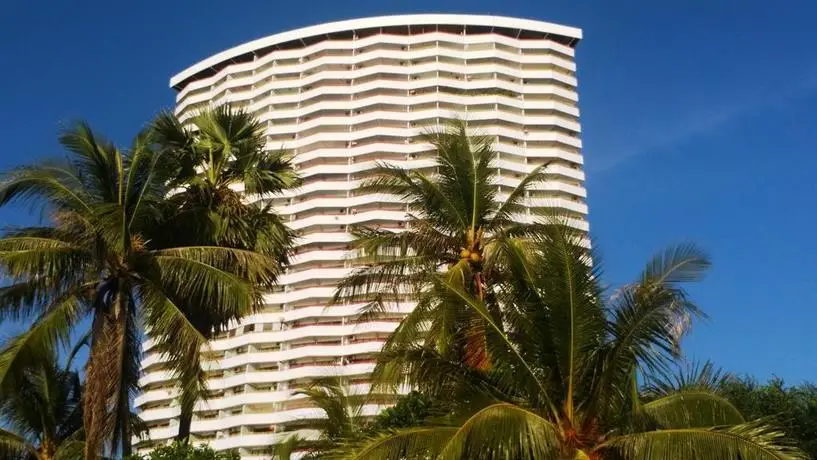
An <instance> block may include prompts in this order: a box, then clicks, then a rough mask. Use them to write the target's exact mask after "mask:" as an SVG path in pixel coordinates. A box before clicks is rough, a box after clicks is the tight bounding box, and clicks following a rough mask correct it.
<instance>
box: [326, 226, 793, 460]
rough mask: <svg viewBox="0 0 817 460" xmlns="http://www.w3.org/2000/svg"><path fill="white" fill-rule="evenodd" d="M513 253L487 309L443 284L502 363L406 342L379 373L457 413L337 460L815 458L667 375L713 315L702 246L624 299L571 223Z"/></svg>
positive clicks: (704, 383) (694, 382) (356, 444)
mask: <svg viewBox="0 0 817 460" xmlns="http://www.w3.org/2000/svg"><path fill="white" fill-rule="evenodd" d="M503 249H504V250H505V251H506V253H505V254H504V257H503V260H504V263H505V265H504V266H503V267H502V272H504V273H505V276H504V277H503V278H501V279H498V280H497V282H496V283H495V285H494V286H493V290H492V295H491V296H486V297H485V299H486V300H482V299H480V298H479V297H478V296H475V295H472V294H471V293H469V292H467V291H466V290H465V289H463V287H462V285H461V284H460V283H458V282H457V281H456V280H452V279H451V277H450V276H449V274H448V273H441V274H439V275H438V276H437V278H436V284H435V286H434V289H435V291H434V292H436V295H438V296H439V298H440V299H444V300H443V301H442V304H443V305H445V308H447V309H449V310H451V311H455V312H456V311H459V310H468V311H470V312H471V313H472V314H473V315H476V316H478V317H479V318H480V320H481V321H480V323H479V324H483V325H484V335H485V338H486V346H487V351H488V355H489V356H490V357H491V367H490V368H487V369H479V368H474V367H472V366H469V365H467V364H466V363H465V362H463V361H462V360H459V359H452V357H451V355H450V354H448V353H445V352H443V351H441V350H440V348H439V347H438V346H437V344H435V343H428V342H426V343H425V344H423V343H422V341H420V340H418V339H419V338H420V337H421V336H420V335H417V336H414V337H412V338H411V339H410V340H405V341H402V342H396V343H395V346H392V348H391V349H390V350H388V351H387V352H386V353H383V354H381V356H380V360H379V362H378V366H377V368H376V370H375V378H376V379H377V380H378V381H379V382H380V383H381V384H386V385H388V386H392V387H394V386H396V385H399V384H409V385H412V386H414V387H415V388H419V389H420V390H421V391H423V392H424V393H426V394H427V395H429V396H430V397H432V398H434V399H436V400H445V401H451V402H452V412H451V414H450V415H448V416H447V417H443V418H441V419H438V420H437V421H436V423H433V424H427V425H424V426H419V427H411V428H404V429H396V430H392V431H390V432H387V433H384V434H379V435H374V436H369V437H367V438H366V439H364V440H362V441H361V440H351V441H348V442H345V443H344V444H343V445H342V446H341V447H340V448H338V449H335V450H334V451H333V452H331V453H330V454H329V455H328V456H327V457H326V458H333V459H358V460H364V459H365V460H368V459H371V460H382V459H394V460H411V459H424V460H426V459H457V460H459V459H470V458H480V459H485V460H492V459H508V458H512V459H531V460H533V459H614V460H630V459H632V460H642V459H643V460H647V459H672V460H685V459H689V460H692V459H700V458H707V459H713V460H719V459H723V460H733V459H736V458H740V459H743V460H753V459H801V458H806V457H805V455H804V454H803V453H802V452H801V451H799V450H798V449H797V448H795V447H793V446H792V445H791V444H790V443H789V441H788V440H787V439H786V438H785V436H784V435H783V433H782V432H781V431H780V430H779V429H777V428H775V427H774V426H772V425H770V424H769V423H768V422H767V421H765V420H749V421H747V420H746V419H744V417H743V416H742V415H741V414H740V412H739V411H738V410H737V409H736V408H735V407H734V406H733V405H732V404H731V403H729V401H728V400H726V399H725V398H723V397H722V396H720V395H719V394H718V391H717V388H715V387H714V386H713V385H712V382H711V381H709V380H707V379H706V378H705V377H706V375H704V376H703V377H704V378H697V379H680V380H679V379H666V377H665V376H666V375H667V372H669V370H670V369H671V366H672V365H673V364H674V363H675V362H676V361H677V359H678V358H679V357H680V341H681V338H682V336H683V335H684V333H685V331H686V328H687V327H688V325H689V322H690V320H691V318H694V317H695V316H699V315H701V314H702V313H701V312H700V311H699V310H698V308H697V306H695V305H694V303H692V301H691V300H690V299H689V297H688V295H687V293H686V292H685V290H684V289H683V287H682V286H683V284H684V283H685V282H689V281H696V280H698V279H700V278H701V276H702V275H703V273H704V271H705V270H706V268H707V267H708V266H709V260H708V258H707V257H706V256H705V255H704V254H702V253H701V252H700V251H699V250H698V249H697V248H695V247H694V246H690V245H684V246H679V247H674V248H670V249H668V250H667V251H665V252H663V253H661V254H658V255H657V256H656V257H654V258H653V259H652V260H651V261H650V262H649V263H648V264H647V266H646V267H645V269H644V271H643V272H642V274H641V276H640V277H639V278H638V279H637V280H636V281H635V282H633V283H631V284H628V285H625V286H622V287H621V288H619V289H617V290H616V291H614V292H613V293H612V295H608V294H607V293H605V292H604V290H603V289H602V288H601V286H600V284H599V283H600V275H601V270H600V267H601V264H600V262H599V258H598V257H597V256H594V255H593V254H592V251H591V250H589V249H587V247H586V245H585V244H584V235H583V234H582V233H581V232H578V231H576V230H574V229H572V228H570V227H569V226H567V225H563V224H562V223H560V222H552V223H550V224H548V225H546V226H545V228H543V229H542V231H541V232H540V233H538V234H537V235H532V236H531V238H529V239H527V240H516V241H513V242H512V243H511V244H509V245H507V246H506V247H504V248H503ZM591 261H592V263H591ZM491 302H494V303H493V304H491ZM462 317H464V316H462ZM466 339H467V338H466ZM398 345H399V346H398ZM463 345H464V344H459V346H463ZM639 381H645V382H647V384H648V388H650V393H649V395H648V396H649V397H648V398H643V397H642V395H641V394H640V392H639Z"/></svg>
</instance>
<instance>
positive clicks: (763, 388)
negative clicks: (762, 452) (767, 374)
mask: <svg viewBox="0 0 817 460" xmlns="http://www.w3.org/2000/svg"><path fill="white" fill-rule="evenodd" d="M722 392H723V394H724V395H725V396H726V397H727V398H728V399H729V400H730V401H731V402H732V403H733V404H734V405H735V407H737V408H738V409H739V410H740V411H741V413H743V414H744V415H745V416H746V417H749V418H767V419H770V420H773V421H774V422H775V423H776V424H778V425H779V426H780V427H781V428H783V430H784V431H785V432H786V434H788V435H789V436H791V437H792V439H793V440H794V441H795V442H796V443H797V445H798V446H799V447H800V448H801V449H803V450H804V451H805V452H806V453H807V454H808V455H809V457H810V458H817V386H815V385H814V384H811V383H804V384H801V385H796V386H787V385H785V384H784V382H783V380H782V379H779V378H774V379H772V380H769V381H768V382H766V383H764V384H761V383H759V382H758V381H757V380H755V379H752V378H749V377H744V378H740V379H730V380H729V381H727V382H726V383H725V384H724V385H723V389H722Z"/></svg>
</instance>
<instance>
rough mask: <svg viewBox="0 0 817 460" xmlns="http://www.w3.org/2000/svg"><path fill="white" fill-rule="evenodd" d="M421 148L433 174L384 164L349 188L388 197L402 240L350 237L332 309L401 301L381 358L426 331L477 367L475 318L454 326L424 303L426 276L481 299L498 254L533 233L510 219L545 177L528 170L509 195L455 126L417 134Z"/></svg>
mask: <svg viewBox="0 0 817 460" xmlns="http://www.w3.org/2000/svg"><path fill="white" fill-rule="evenodd" d="M423 141H424V142H427V143H429V144H431V145H432V146H433V147H434V148H435V150H436V152H435V153H436V155H435V157H434V160H433V161H434V165H433V167H434V170H435V173H434V174H428V173H427V172H426V171H422V170H417V169H403V168H400V167H398V166H394V165H390V164H385V163H384V164H380V165H379V166H378V167H377V168H376V169H375V170H374V171H373V172H372V173H373V175H374V177H373V178H371V179H369V180H367V181H364V183H363V184H361V186H360V188H359V189H358V191H359V192H360V193H376V194H388V195H391V196H393V197H396V198H397V199H399V200H400V201H401V202H402V203H405V204H406V205H408V208H409V210H410V211H409V214H408V216H407V222H406V225H405V229H404V230H403V231H400V232H393V231H390V230H388V229H378V228H369V227H360V228H356V229H355V230H354V234H355V240H354V241H353V243H352V247H353V248H354V249H356V250H357V251H358V253H359V256H360V258H359V260H358V261H357V262H359V263H361V264H362V265H361V266H360V268H358V269H357V270H356V271H355V272H354V273H353V274H352V275H351V276H349V277H347V278H346V279H344V280H343V281H342V282H341V283H340V284H339V286H338V290H337V293H336V295H335V300H339V299H346V300H366V301H370V302H371V304H370V305H369V307H368V310H369V312H371V313H375V314H376V313H378V312H380V311H382V310H383V309H385V308H387V304H388V303H392V302H394V301H396V300H399V299H400V298H401V297H402V296H405V295H406V294H408V295H410V296H412V298H413V300H416V301H417V307H416V308H415V309H414V310H413V311H412V312H411V313H410V314H409V316H408V318H407V319H406V320H405V321H403V323H402V324H401V325H400V328H399V329H398V330H397V331H396V332H395V333H394V334H393V335H392V336H391V338H390V339H389V341H388V343H387V345H386V349H388V348H389V347H390V346H391V345H390V344H391V343H392V342H394V341H400V340H402V339H401V337H402V336H403V335H405V334H411V333H413V331H414V330H415V329H416V328H417V327H419V326H418V325H420V324H426V323H428V324H429V327H428V328H425V330H424V337H425V340H427V341H430V342H435V343H436V344H437V345H438V346H439V347H448V348H449V350H448V352H449V353H451V354H452V355H454V354H455V355H457V359H460V360H463V361H464V362H466V363H467V364H468V365H469V366H471V367H475V368H486V367H489V366H490V356H489V355H488V353H487V350H486V345H485V337H484V330H485V328H486V325H485V324H483V319H482V318H481V317H480V316H479V315H477V314H475V312H473V311H471V310H461V311H459V312H457V313H458V314H459V317H454V316H453V313H454V312H453V311H452V310H451V309H449V308H448V307H447V305H446V304H445V302H444V301H442V299H441V298H439V297H438V296H433V295H426V294H429V292H430V289H431V288H432V287H433V286H434V284H435V274H436V273H438V272H439V271H441V270H444V271H446V272H447V273H448V274H449V275H450V279H451V280H452V282H453V281H456V282H457V283H458V284H459V285H460V286H461V287H462V289H463V290H465V292H467V293H469V294H470V295H473V296H474V297H476V298H477V299H479V300H480V301H482V300H485V298H486V296H490V295H491V286H492V284H493V282H494V279H495V278H497V277H499V276H500V275H501V273H500V271H501V270H502V267H503V265H504V261H503V260H504V257H505V254H506V252H507V251H506V250H505V249H504V248H505V247H507V246H508V245H509V244H510V242H511V241H514V240H516V239H518V238H520V237H525V236H527V235H530V234H534V233H536V232H537V231H538V230H539V229H540V228H541V225H539V224H537V223H531V222H526V221H524V220H521V219H519V214H522V213H524V212H525V211H526V208H525V203H526V202H527V200H528V196H527V193H528V191H529V190H531V188H532V187H533V186H534V185H535V184H537V183H539V182H542V181H543V180H544V179H545V178H546V165H541V166H538V167H536V168H534V169H533V170H532V171H531V172H530V173H528V174H527V175H525V176H524V177H522V178H521V179H520V180H519V184H518V185H517V186H516V187H514V188H510V187H505V188H500V187H499V186H498V182H499V173H498V169H497V168H496V165H494V160H495V159H496V158H497V152H496V151H495V150H494V149H493V138H492V137H489V136H477V135H471V136H469V133H468V129H467V125H466V124H465V123H464V122H462V121H453V122H451V123H449V124H448V125H446V126H445V127H444V129H441V130H438V131H430V132H428V133H426V134H424V135H423ZM500 195H502V196H500ZM372 299H373V300H372ZM454 345H458V346H459V347H455V346H454Z"/></svg>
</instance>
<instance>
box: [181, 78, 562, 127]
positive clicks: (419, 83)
mask: <svg viewBox="0 0 817 460" xmlns="http://www.w3.org/2000/svg"><path fill="white" fill-rule="evenodd" d="M398 69H400V67H395V68H392V67H389V66H383V69H382V70H381V71H380V72H379V73H385V72H390V73H396V71H397V70H398ZM429 72H436V70H428V71H425V72H424V73H426V74H427V73H429ZM336 77H337V78H334V79H333V80H343V79H344V78H343V75H342V74H341V75H337V76H336ZM508 78H509V79H510V78H511V77H508ZM524 79H536V80H537V81H540V80H541V81H542V83H534V82H529V83H522V82H521V80H524ZM564 79H566V77H564V76H563V75H561V74H559V73H555V72H549V71H544V72H536V71H531V72H527V73H526V74H523V76H522V77H517V78H513V80H514V81H508V80H502V79H499V78H497V79H486V80H469V81H467V80H464V79H461V78H455V77H449V76H446V75H440V76H432V77H429V78H423V79H419V78H418V79H409V78H407V79H406V80H392V79H385V78H384V79H377V80H372V81H369V82H366V83H361V84H356V85H337V84H336V85H314V86H312V87H309V86H308V85H307V86H300V84H299V85H298V86H291V87H287V88H286V90H285V91H284V90H283V88H281V90H279V91H277V92H276V91H273V90H271V89H267V88H263V89H258V90H256V91H255V92H257V93H259V94H257V95H256V96H255V97H253V96H252V93H251V92H249V91H243V92H235V93H231V92H228V93H224V94H223V95H208V97H204V98H202V101H201V102H199V103H196V104H192V103H191V104H189V105H184V106H180V107H178V108H177V109H176V113H178V114H179V118H180V119H182V120H184V119H186V117H187V116H189V115H191V114H192V113H194V110H191V109H195V108H197V107H199V106H201V105H202V104H209V105H221V104H225V103H230V104H233V105H238V106H240V107H243V108H245V109H246V110H247V111H249V112H264V111H272V110H273V108H274V106H275V105H287V104H290V105H296V104H297V105H299V106H300V107H308V106H310V105H311V102H312V101H313V100H315V101H314V103H318V102H321V101H322V100H325V99H331V98H332V97H334V98H335V100H339V99H340V98H342V99H344V100H346V99H348V100H349V101H366V102H370V101H369V99H371V98H373V97H376V96H379V95H383V96H402V94H399V92H403V91H405V93H406V94H405V95H406V96H417V95H421V94H425V93H435V92H437V91H438V89H439V92H441V93H447V94H454V95H457V96H460V97H470V96H485V95H505V97H508V98H510V99H514V98H516V99H520V100H524V99H530V100H533V101H535V100H536V99H548V96H550V97H551V98H552V96H558V97H560V98H563V99H567V100H569V101H575V100H577V99H578V96H576V93H575V89H574V86H575V85H571V84H570V82H564V81H563V80H564ZM553 82H556V83H560V84H553ZM559 90H561V91H559ZM412 93H413V94H412ZM258 97H260V99H257V98H258ZM466 102H467V100H460V101H457V102H456V103H458V104H464V103H466ZM406 105H412V104H411V103H408V104H406ZM528 107H530V106H528ZM291 108H298V107H291ZM531 108H532V107H531Z"/></svg>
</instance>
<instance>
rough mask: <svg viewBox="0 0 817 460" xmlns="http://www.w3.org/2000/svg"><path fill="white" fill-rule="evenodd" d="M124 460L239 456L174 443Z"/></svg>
mask: <svg viewBox="0 0 817 460" xmlns="http://www.w3.org/2000/svg"><path fill="white" fill-rule="evenodd" d="M124 460H241V456H240V455H238V452H237V451H235V450H228V451H222V452H216V451H214V450H213V449H212V448H211V447H210V446H207V445H199V446H197V445H192V444H188V443H185V442H174V443H172V444H169V445H165V446H161V447H157V448H156V449H154V450H153V451H151V452H150V453H149V454H146V455H136V454H133V455H129V456H127V457H125V458H124Z"/></svg>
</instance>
